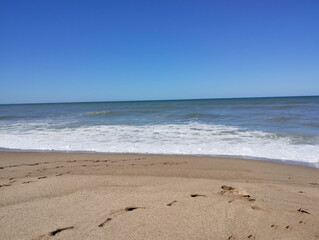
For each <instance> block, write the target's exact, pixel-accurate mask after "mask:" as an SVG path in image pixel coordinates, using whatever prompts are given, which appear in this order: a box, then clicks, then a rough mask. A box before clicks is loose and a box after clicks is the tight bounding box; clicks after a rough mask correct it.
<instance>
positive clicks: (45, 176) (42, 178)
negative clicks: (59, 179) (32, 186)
mask: <svg viewBox="0 0 319 240" xmlns="http://www.w3.org/2000/svg"><path fill="white" fill-rule="evenodd" d="M44 178H47V177H46V176H43V177H38V179H44Z"/></svg>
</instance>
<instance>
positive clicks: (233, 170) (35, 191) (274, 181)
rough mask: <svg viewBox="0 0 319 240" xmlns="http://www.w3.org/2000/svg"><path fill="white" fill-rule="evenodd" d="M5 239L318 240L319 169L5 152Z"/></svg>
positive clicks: (0, 212)
mask: <svg viewBox="0 0 319 240" xmlns="http://www.w3.org/2000/svg"><path fill="white" fill-rule="evenodd" d="M0 173H1V179H0V181H1V183H0V184H1V188H0V196H1V198H0V219H1V220H0V229H1V230H0V238H1V239H128V238H130V239H149V238H153V239H302V238H305V239H318V238H319V230H318V229H317V227H316V226H318V225H319V206H318V204H317V203H318V202H319V169H316V168H309V167H303V166H293V165H288V164H280V163H274V162H266V161H260V160H258V161H257V160H247V159H235V158H218V157H207V156H191V155H155V154H154V155H153V154H152V155H149V154H147V155H145V154H102V153H97V154H94V153H59V152H45V153H44V152H0Z"/></svg>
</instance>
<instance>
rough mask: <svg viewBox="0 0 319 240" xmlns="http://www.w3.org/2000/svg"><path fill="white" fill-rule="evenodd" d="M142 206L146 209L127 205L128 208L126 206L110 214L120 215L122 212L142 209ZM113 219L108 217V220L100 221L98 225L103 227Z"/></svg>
mask: <svg viewBox="0 0 319 240" xmlns="http://www.w3.org/2000/svg"><path fill="white" fill-rule="evenodd" d="M140 208H143V209H145V207H126V208H124V209H122V210H118V211H115V212H113V213H111V214H110V215H111V216H118V215H121V214H123V213H125V212H132V211H134V210H137V209H140ZM111 220H112V218H110V217H108V218H106V220H105V221H103V222H102V223H100V224H99V225H98V227H103V226H104V225H105V224H106V223H107V222H110V221H111Z"/></svg>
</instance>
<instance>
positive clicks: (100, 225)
mask: <svg viewBox="0 0 319 240" xmlns="http://www.w3.org/2000/svg"><path fill="white" fill-rule="evenodd" d="M111 220H112V218H107V219H106V220H105V221H104V222H102V223H100V224H99V225H98V227H103V226H104V225H105V223H107V222H109V221H111Z"/></svg>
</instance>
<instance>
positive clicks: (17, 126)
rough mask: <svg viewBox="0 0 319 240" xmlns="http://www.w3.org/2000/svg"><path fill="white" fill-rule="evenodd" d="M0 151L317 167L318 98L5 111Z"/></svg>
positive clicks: (0, 108)
mask: <svg viewBox="0 0 319 240" xmlns="http://www.w3.org/2000/svg"><path fill="white" fill-rule="evenodd" d="M0 150H1V151H26V150H27V151H64V152H73V151H75V152H100V153H146V154H187V155H209V156H223V157H240V158H247V159H256V160H260V159H261V160H269V161H284V162H286V163H293V164H294V163H296V164H300V165H307V166H312V167H319V97H318V96H315V97H273V98H237V99H201V100H168V101H130V102H83V103H48V104H7V105H0Z"/></svg>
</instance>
